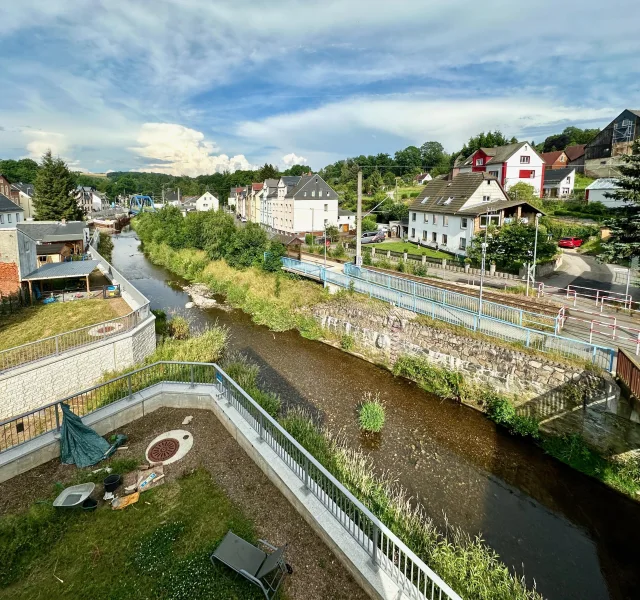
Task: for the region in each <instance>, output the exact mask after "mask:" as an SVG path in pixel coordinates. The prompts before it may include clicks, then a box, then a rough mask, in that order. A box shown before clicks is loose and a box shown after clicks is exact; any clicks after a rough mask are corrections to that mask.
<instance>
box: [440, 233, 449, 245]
mask: <svg viewBox="0 0 640 600" xmlns="http://www.w3.org/2000/svg"><path fill="white" fill-rule="evenodd" d="M448 241H449V236H448V235H447V234H446V233H443V234H442V245H443V246H446V245H447V243H448Z"/></svg>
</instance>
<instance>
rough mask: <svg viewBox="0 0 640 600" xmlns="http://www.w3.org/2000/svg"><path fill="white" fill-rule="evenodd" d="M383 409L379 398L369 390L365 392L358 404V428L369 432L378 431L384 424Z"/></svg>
mask: <svg viewBox="0 0 640 600" xmlns="http://www.w3.org/2000/svg"><path fill="white" fill-rule="evenodd" d="M384 421H385V411H384V405H383V404H382V402H380V398H379V397H378V396H377V395H376V396H375V397H374V396H373V395H372V394H371V392H367V393H366V394H365V399H364V401H363V403H362V404H361V406H360V409H359V415H358V423H359V424H360V429H362V430H363V431H368V432H369V433H380V432H381V431H382V428H383V426H384Z"/></svg>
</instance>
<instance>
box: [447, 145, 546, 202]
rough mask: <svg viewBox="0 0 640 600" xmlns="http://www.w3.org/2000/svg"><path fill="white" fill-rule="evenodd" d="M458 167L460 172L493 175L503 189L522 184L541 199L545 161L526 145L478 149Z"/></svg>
mask: <svg viewBox="0 0 640 600" xmlns="http://www.w3.org/2000/svg"><path fill="white" fill-rule="evenodd" d="M457 168H459V173H487V174H489V175H492V176H493V177H495V178H496V179H497V180H498V181H499V182H500V183H501V184H502V187H503V188H504V189H505V190H508V189H509V188H510V187H511V186H513V185H515V184H516V183H520V182H521V181H522V182H524V183H528V184H529V185H531V186H533V189H534V190H535V191H536V194H538V195H539V196H540V197H542V193H543V188H544V179H545V162H544V160H543V159H542V157H541V156H540V155H539V154H538V153H537V152H536V151H535V149H534V148H532V147H531V144H529V142H518V143H517V144H508V145H507V146H497V147H495V148H480V149H479V150H476V151H475V152H474V153H473V154H472V155H471V156H470V157H469V158H467V159H466V160H465V161H464V162H463V163H462V164H461V165H460V166H459V167H457Z"/></svg>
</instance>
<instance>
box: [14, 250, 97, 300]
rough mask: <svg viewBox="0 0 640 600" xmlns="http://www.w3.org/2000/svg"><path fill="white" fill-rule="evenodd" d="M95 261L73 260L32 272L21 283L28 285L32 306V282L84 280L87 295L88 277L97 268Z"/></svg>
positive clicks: (47, 265) (44, 266) (52, 264)
mask: <svg viewBox="0 0 640 600" xmlns="http://www.w3.org/2000/svg"><path fill="white" fill-rule="evenodd" d="M98 264H99V261H97V260H75V261H70V262H60V263H46V264H44V265H42V266H41V267H39V268H37V269H36V270H35V271H32V272H31V273H29V274H28V275H26V276H25V277H23V278H22V279H23V281H27V282H28V283H29V296H30V297H31V303H32V304H33V282H34V281H49V280H52V279H80V278H82V277H84V278H85V281H86V284H87V293H89V291H90V290H89V275H91V273H93V271H94V270H95V269H96V268H97V267H98Z"/></svg>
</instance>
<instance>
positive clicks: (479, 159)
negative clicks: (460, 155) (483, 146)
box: [476, 158, 484, 167]
mask: <svg viewBox="0 0 640 600" xmlns="http://www.w3.org/2000/svg"><path fill="white" fill-rule="evenodd" d="M482 165H484V158H476V167H481V166H482Z"/></svg>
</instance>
